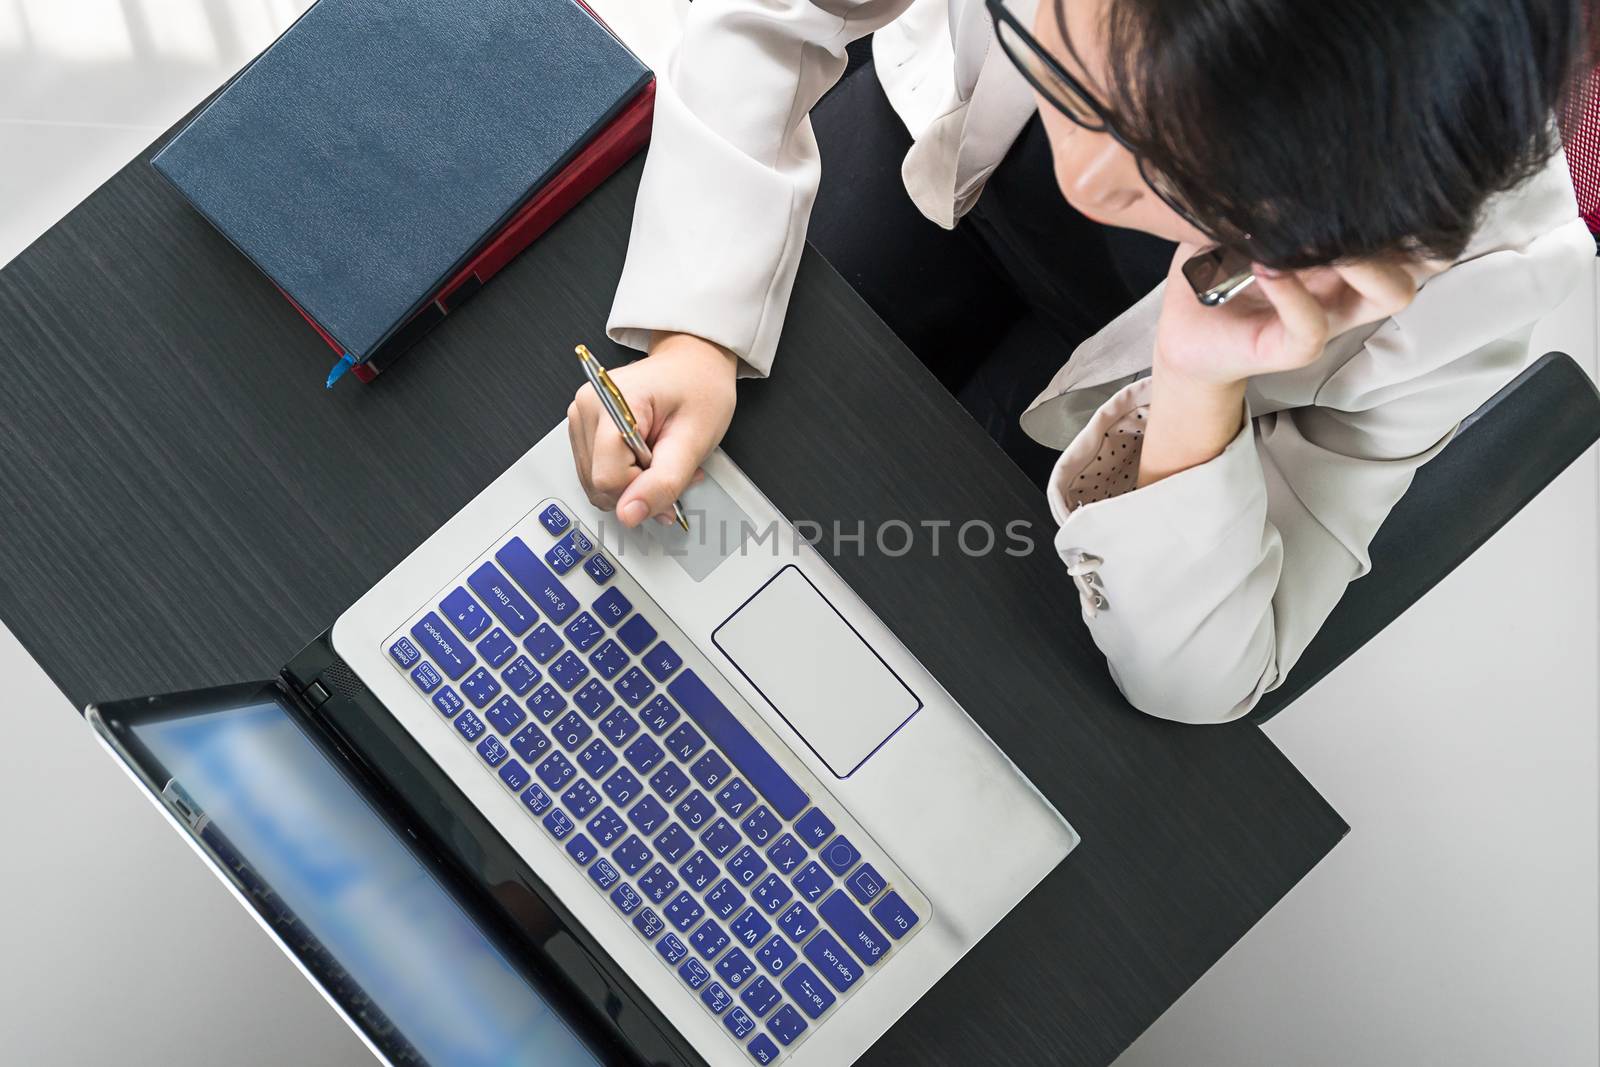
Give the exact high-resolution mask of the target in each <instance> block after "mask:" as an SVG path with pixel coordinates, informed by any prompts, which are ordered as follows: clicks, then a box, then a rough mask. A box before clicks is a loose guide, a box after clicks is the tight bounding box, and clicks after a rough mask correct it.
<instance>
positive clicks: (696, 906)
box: [661, 893, 706, 933]
mask: <svg viewBox="0 0 1600 1067" xmlns="http://www.w3.org/2000/svg"><path fill="white" fill-rule="evenodd" d="M705 913H706V909H704V908H702V907H701V906H700V902H699V901H698V900H695V899H694V897H692V896H690V895H689V894H688V893H679V894H678V895H677V896H675V897H673V898H672V900H671V901H670V902H669V903H668V904H667V906H666V907H664V908H662V909H661V914H662V915H663V916H665V917H666V920H667V922H669V923H671V924H672V925H673V926H675V927H677V929H678V931H679V932H680V933H681V932H683V931H685V930H688V929H689V927H691V926H693V925H694V924H695V923H697V922H699V921H700V916H702V915H704V914H705Z"/></svg>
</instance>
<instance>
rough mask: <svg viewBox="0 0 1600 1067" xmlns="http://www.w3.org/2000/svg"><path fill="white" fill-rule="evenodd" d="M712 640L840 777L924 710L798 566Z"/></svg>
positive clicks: (757, 596) (783, 573) (774, 580)
mask: <svg viewBox="0 0 1600 1067" xmlns="http://www.w3.org/2000/svg"><path fill="white" fill-rule="evenodd" d="M711 639H712V641H713V643H715V644H716V646H717V648H719V649H721V651H722V653H723V654H724V655H725V656H727V657H728V659H729V660H730V661H731V662H732V663H733V665H734V667H735V668H737V669H738V671H739V673H740V674H743V675H744V677H745V679H746V680H748V681H749V682H750V684H751V685H753V686H755V687H756V689H757V690H759V691H760V693H761V695H762V697H764V698H765V699H766V701H767V703H768V704H770V705H772V708H773V710H774V711H776V712H777V713H778V714H779V715H780V716H781V717H782V718H783V720H784V721H785V722H787V723H788V724H789V725H790V726H791V727H793V728H794V730H795V732H796V733H798V734H799V735H800V737H801V738H802V739H803V740H804V741H805V743H806V744H807V745H808V746H809V747H810V748H811V751H813V752H815V753H816V754H817V757H818V758H819V759H821V760H822V762H823V763H825V764H827V766H828V769H829V770H831V771H832V772H833V773H834V775H835V776H836V777H839V778H848V777H850V775H851V774H853V773H855V771H857V770H858V769H860V767H861V765H862V764H863V763H865V762H866V761H867V759H868V758H869V757H870V756H871V755H872V754H873V753H874V752H876V751H877V750H878V749H879V748H880V747H881V746H882V745H883V743H884V742H885V741H887V740H888V739H889V738H890V737H891V736H893V734H894V732H895V731H896V730H898V729H900V727H902V726H904V725H905V724H906V722H908V721H909V720H910V718H911V716H913V715H915V714H916V713H917V712H918V711H919V710H921V708H922V701H921V700H920V699H919V698H918V697H917V695H916V694H915V693H913V692H912V691H911V689H910V687H908V686H907V685H906V683H905V682H903V681H901V679H900V676H899V675H897V674H895V673H894V671H892V670H890V669H889V666H888V664H886V663H884V661H883V660H882V658H880V657H879V655H878V654H877V652H875V651H874V650H873V649H872V646H870V645H868V644H867V643H866V641H864V640H863V639H862V638H861V635H860V634H858V633H857V632H856V631H855V629H854V628H853V627H852V626H851V625H850V623H849V622H848V621H847V620H846V619H845V618H844V616H842V615H841V614H839V611H838V609H837V608H835V607H834V606H833V604H831V603H830V602H829V601H828V599H827V598H826V597H825V596H823V595H822V593H821V592H820V591H818V589H817V588H816V587H815V586H814V585H812V584H811V582H810V580H809V579H807V578H806V576H805V575H804V574H803V573H802V572H801V571H800V569H799V568H798V567H795V566H793V565H790V566H787V567H784V568H783V569H782V570H780V571H779V572H778V573H777V575H775V576H774V577H773V578H772V579H771V580H770V581H768V582H767V584H766V585H764V586H762V587H761V588H760V589H759V590H757V591H756V593H755V595H754V596H752V597H751V598H750V599H749V600H747V601H745V603H744V605H743V606H741V607H740V608H739V610H738V611H736V612H734V613H733V615H731V616H730V617H729V618H728V619H727V621H725V622H724V623H723V624H722V625H721V626H719V627H717V629H716V630H715V631H714V632H713V633H712V635H711Z"/></svg>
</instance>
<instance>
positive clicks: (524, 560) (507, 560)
mask: <svg viewBox="0 0 1600 1067" xmlns="http://www.w3.org/2000/svg"><path fill="white" fill-rule="evenodd" d="M494 558H495V559H496V560H498V561H499V563H500V566H502V567H504V568H505V570H506V573H508V574H510V575H511V578H512V580H513V581H515V582H516V583H517V584H518V585H520V586H521V587H522V591H523V592H524V593H527V594H528V597H529V598H530V599H531V600H532V601H533V603H534V605H535V606H536V607H537V608H538V609H539V610H540V611H542V612H544V613H545V614H546V615H548V616H550V619H551V621H553V622H555V623H556V624H558V625H559V624H560V623H563V622H566V621H567V618H568V616H570V615H571V614H572V613H573V612H574V611H577V610H578V601H577V598H576V597H574V596H573V595H572V594H571V593H569V592H567V587H566V586H564V585H562V584H561V579H559V578H557V577H556V576H555V575H554V574H552V573H551V572H550V568H549V567H546V566H545V565H544V561H543V560H541V559H540V558H539V557H538V556H536V555H534V554H533V550H532V549H530V548H529V547H528V546H527V545H526V544H524V543H523V540H522V538H520V537H513V538H512V539H511V540H509V541H507V542H506V543H505V544H504V545H502V546H501V548H500V551H498V552H496V553H495V554H494Z"/></svg>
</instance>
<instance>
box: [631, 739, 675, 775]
mask: <svg viewBox="0 0 1600 1067" xmlns="http://www.w3.org/2000/svg"><path fill="white" fill-rule="evenodd" d="M622 754H623V756H625V757H627V760H628V764H629V766H631V767H632V768H633V769H634V770H636V771H638V772H639V773H640V774H649V773H650V769H651V768H652V767H654V766H655V765H656V764H658V763H660V762H661V761H662V759H664V758H665V757H666V753H665V752H663V751H661V746H660V745H658V744H656V743H655V742H654V741H652V740H650V737H649V735H648V734H640V735H639V737H638V738H637V739H636V740H635V741H634V742H633V744H631V745H629V746H628V747H627V748H625V749H623V750H622Z"/></svg>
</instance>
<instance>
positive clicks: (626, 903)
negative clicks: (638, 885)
mask: <svg viewBox="0 0 1600 1067" xmlns="http://www.w3.org/2000/svg"><path fill="white" fill-rule="evenodd" d="M611 903H613V904H615V905H616V906H617V910H618V911H620V912H622V914H624V915H632V914H633V911H634V909H635V908H637V907H638V906H639V905H640V904H642V903H644V898H643V897H641V896H640V895H639V894H638V893H636V892H634V888H633V886H631V885H629V884H628V883H627V882H623V883H622V884H621V885H619V886H617V887H616V888H615V889H613V890H612V891H611Z"/></svg>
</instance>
